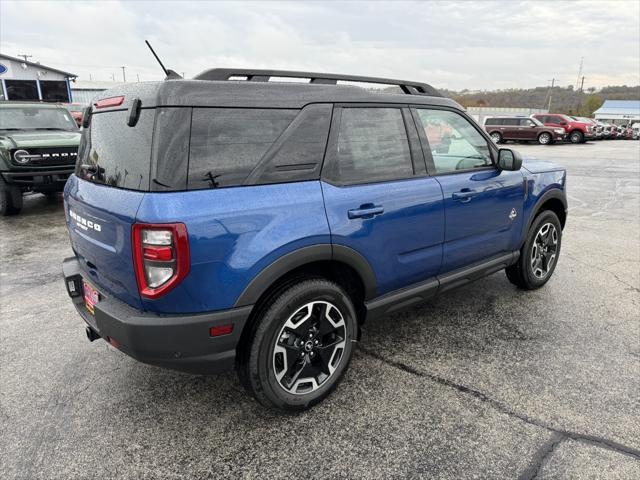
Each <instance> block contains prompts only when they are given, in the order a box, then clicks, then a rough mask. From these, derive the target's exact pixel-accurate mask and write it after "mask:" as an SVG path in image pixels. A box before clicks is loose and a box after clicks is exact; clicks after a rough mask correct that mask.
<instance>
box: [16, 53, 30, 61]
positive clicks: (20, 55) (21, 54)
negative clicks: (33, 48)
mask: <svg viewBox="0 0 640 480" xmlns="http://www.w3.org/2000/svg"><path fill="white" fill-rule="evenodd" d="M18 57H22V58H24V61H25V62H28V61H29V59H30V58H33V55H25V54H24V53H20V54H19V55H18Z"/></svg>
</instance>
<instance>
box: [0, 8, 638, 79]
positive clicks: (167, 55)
mask: <svg viewBox="0 0 640 480" xmlns="http://www.w3.org/2000/svg"><path fill="white" fill-rule="evenodd" d="M0 9H1V13H2V15H1V18H2V19H1V20H0V21H1V23H0V47H1V50H2V52H4V53H6V54H9V55H16V54H18V53H27V54H32V55H34V58H35V59H36V60H38V61H41V62H42V63H43V64H49V65H51V66H54V67H57V68H62V69H64V70H68V71H72V72H74V73H77V74H78V75H79V76H80V78H81V79H88V78H89V75H91V77H92V78H93V79H99V80H108V79H110V77H111V75H112V74H113V75H114V76H115V77H116V78H118V79H120V78H121V75H122V73H121V69H120V68H119V67H120V66H123V65H124V66H126V67H127V70H126V71H127V75H128V79H135V78H136V75H139V76H140V78H141V79H142V80H155V79H160V78H162V72H161V70H160V68H159V67H158V66H157V64H156V63H155V60H154V59H153V58H152V57H151V55H150V54H149V52H148V51H147V50H146V46H145V45H144V39H145V38H146V39H149V40H150V41H151V42H152V44H153V45H154V47H155V49H156V50H157V51H158V53H159V54H160V56H161V58H162V59H163V61H164V62H165V64H166V65H167V66H169V67H170V68H173V69H174V70H176V71H178V72H183V71H184V72H185V73H186V75H187V76H193V75H195V74H197V73H198V72H200V71H202V70H205V69H207V68H211V67H216V66H218V67H256V68H286V69H295V70H314V71H326V72H342V73H351V74H358V75H375V76H387V77H399V78H409V79H417V80H420V81H425V82H428V83H432V84H433V85H435V86H437V87H442V88H449V89H463V88H470V89H476V88H489V89H494V88H514V87H530V86H540V85H547V84H548V82H549V80H550V79H551V78H556V83H557V84H560V85H567V84H575V82H576V79H577V71H578V65H579V63H580V58H581V57H584V75H585V77H586V80H585V86H596V87H601V86H604V85H607V84H621V83H623V84H624V83H626V84H638V83H640V78H639V77H640V44H639V42H638V39H639V38H640V20H638V19H639V18H640V3H639V2H636V1H628V2H619V3H618V4H616V5H615V7H614V8H612V5H610V4H608V3H607V2H601V1H595V2H562V1H555V2H526V3H525V2H507V1H502V2H499V1H478V2H469V1H465V2H424V3H423V2H397V1H396V2H387V3H384V2H322V3H321V2H297V3H294V2H229V3H227V2H179V3H174V2H145V1H139V2H71V3H66V2H55V1H49V2H42V3H41V2H19V3H18V2H12V1H7V0H3V1H2V3H1V5H0Z"/></svg>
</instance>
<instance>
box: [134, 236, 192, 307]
mask: <svg viewBox="0 0 640 480" xmlns="http://www.w3.org/2000/svg"><path fill="white" fill-rule="evenodd" d="M132 237H133V238H132V240H133V242H132V243H133V264H134V266H135V271H136V280H137V282H138V290H139V291H140V295H142V296H143V297H146V298H158V297H161V296H162V295H164V294H166V293H167V292H169V291H170V290H171V289H173V288H174V287H175V286H176V285H177V284H178V283H180V282H181V281H182V279H184V277H186V276H187V274H188V273H189V267H190V265H191V261H190V259H189V237H188V236H187V227H185V225H184V224H183V223H163V224H154V225H150V224H144V223H136V224H134V225H133V231H132Z"/></svg>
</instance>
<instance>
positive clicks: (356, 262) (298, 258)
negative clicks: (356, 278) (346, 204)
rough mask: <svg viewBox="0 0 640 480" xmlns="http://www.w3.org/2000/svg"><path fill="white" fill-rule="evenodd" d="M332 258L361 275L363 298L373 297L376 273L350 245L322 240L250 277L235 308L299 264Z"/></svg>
mask: <svg viewBox="0 0 640 480" xmlns="http://www.w3.org/2000/svg"><path fill="white" fill-rule="evenodd" d="M331 260H333V261H338V262H342V263H345V264H347V265H349V266H350V267H351V268H353V269H354V270H355V271H356V272H357V273H358V275H360V278H361V279H362V283H363V284H364V288H365V299H370V298H373V297H374V296H375V292H376V288H377V283H376V276H375V273H374V271H373V268H372V267H371V265H370V264H369V262H368V261H367V260H366V259H365V258H364V257H363V256H362V255H361V254H360V253H358V252H357V251H355V250H354V249H352V248H349V247H346V246H344V245H332V244H330V243H322V244H316V245H310V246H307V247H302V248H299V249H298V250H294V251H293V252H289V253H287V254H285V255H283V256H281V257H280V258H278V259H277V260H275V261H274V262H272V263H270V264H269V265H268V266H267V267H265V268H264V269H262V271H260V273H258V274H257V275H256V276H255V277H253V279H252V280H251V281H250V282H249V284H248V285H247V286H246V287H245V289H244V290H243V292H242V293H241V294H240V296H239V297H238V299H237V300H236V302H235V305H234V307H244V306H247V305H254V304H255V303H256V302H257V301H258V300H259V299H260V297H261V296H262V294H263V293H264V292H265V291H267V289H268V288H269V287H270V286H271V285H273V283H274V282H275V281H276V280H278V279H279V278H281V277H283V276H284V275H286V274H287V273H289V272H291V271H292V270H295V269H296V268H298V267H302V266H304V265H307V264H309V263H313V262H319V261H331Z"/></svg>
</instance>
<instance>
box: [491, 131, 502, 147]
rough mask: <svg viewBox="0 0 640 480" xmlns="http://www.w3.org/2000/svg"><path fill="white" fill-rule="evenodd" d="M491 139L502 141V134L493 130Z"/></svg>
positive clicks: (497, 141) (495, 141) (496, 141)
mask: <svg viewBox="0 0 640 480" xmlns="http://www.w3.org/2000/svg"><path fill="white" fill-rule="evenodd" d="M490 137H491V140H493V143H496V144H497V143H502V135H501V134H500V133H498V132H492V133H491V135H490Z"/></svg>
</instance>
